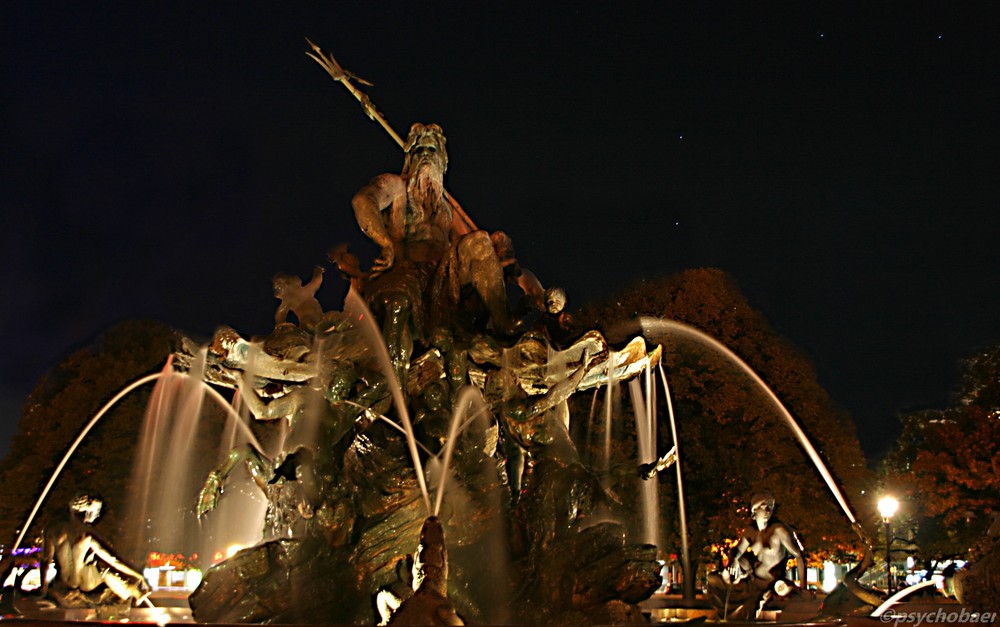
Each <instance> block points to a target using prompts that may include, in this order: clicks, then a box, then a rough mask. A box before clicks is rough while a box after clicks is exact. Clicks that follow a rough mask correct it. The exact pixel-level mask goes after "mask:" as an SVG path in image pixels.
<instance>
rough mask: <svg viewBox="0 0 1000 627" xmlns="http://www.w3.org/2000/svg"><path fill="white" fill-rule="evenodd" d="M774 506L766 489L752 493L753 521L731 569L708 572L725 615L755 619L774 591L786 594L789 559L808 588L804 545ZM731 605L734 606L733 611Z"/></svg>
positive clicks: (711, 588) (715, 598)
mask: <svg viewBox="0 0 1000 627" xmlns="http://www.w3.org/2000/svg"><path fill="white" fill-rule="evenodd" d="M774 506H775V501H774V497H773V496H771V495H770V494H768V493H766V492H765V493H761V494H755V495H754V496H753V498H752V499H751V501H750V513H751V515H752V516H753V524H751V525H749V526H748V527H747V528H746V530H745V531H744V532H743V535H742V537H741V538H740V540H739V543H738V544H737V545H736V548H735V549H734V551H733V553H732V555H731V556H730V564H729V567H728V569H727V570H726V571H724V572H723V573H722V574H721V575H719V574H716V573H713V574H711V575H709V580H708V585H709V591H710V595H711V598H712V602H713V604H714V605H715V606H716V608H717V609H718V610H719V612H720V615H721V616H723V617H726V618H733V619H739V620H754V619H756V618H757V617H758V616H759V615H760V612H761V610H762V609H763V607H764V604H765V603H766V602H767V600H768V599H769V598H770V597H771V596H772V595H773V594H775V593H777V594H779V595H781V596H784V595H785V594H787V593H788V592H789V591H790V588H789V582H788V581H787V580H786V578H785V568H786V566H787V562H788V559H789V558H794V559H795V560H796V565H797V567H798V571H799V579H800V582H799V585H800V586H801V589H803V590H804V589H805V588H806V569H805V563H804V562H803V556H802V546H801V544H800V543H799V540H798V538H797V537H796V536H795V532H794V531H792V530H791V528H789V527H788V525H786V524H785V523H783V522H781V521H780V520H778V519H776V518H772V513H773V512H774ZM730 607H732V608H734V609H733V610H732V611H731V612H730V611H729V608H730Z"/></svg>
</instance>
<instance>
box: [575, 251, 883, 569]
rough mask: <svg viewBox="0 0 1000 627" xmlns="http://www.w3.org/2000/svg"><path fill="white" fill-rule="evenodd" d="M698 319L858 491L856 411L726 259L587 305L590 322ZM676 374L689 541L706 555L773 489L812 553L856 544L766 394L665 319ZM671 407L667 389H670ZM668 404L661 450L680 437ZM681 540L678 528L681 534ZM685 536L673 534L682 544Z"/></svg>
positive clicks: (841, 480)
mask: <svg viewBox="0 0 1000 627" xmlns="http://www.w3.org/2000/svg"><path fill="white" fill-rule="evenodd" d="M643 316H649V317H654V318H662V319H669V320H675V321H678V322H681V323H684V324H686V325H690V326H692V327H695V328H697V329H698V330H700V331H702V332H703V333H705V334H707V335H708V336H710V337H712V338H714V339H715V340H717V341H719V342H721V343H722V344H723V345H725V346H726V347H728V348H729V349H730V350H732V351H733V352H734V353H736V354H737V355H739V356H740V357H741V358H742V359H743V360H744V361H745V362H746V363H747V364H748V365H749V366H750V367H751V368H752V369H753V370H754V371H755V372H756V373H757V374H758V375H759V376H760V377H761V378H762V379H763V380H764V382H765V383H766V384H767V386H768V387H770V389H771V390H773V391H774V393H775V394H776V396H777V397H778V398H779V399H780V400H781V402H782V404H783V405H784V406H785V407H786V408H787V409H788V410H789V411H790V412H791V414H792V416H794V419H795V421H796V422H797V423H798V424H799V425H801V427H802V428H803V430H804V431H805V433H806V434H807V437H808V438H809V440H810V441H811V442H812V443H813V445H814V446H815V447H816V449H817V450H818V451H819V454H820V456H821V457H822V459H824V460H825V462H826V465H827V466H828V467H829V468H830V470H831V471H832V473H833V475H834V477H835V479H836V482H837V484H838V485H839V486H840V488H841V490H842V492H843V493H844V495H845V497H846V498H847V499H848V500H849V501H850V500H851V499H852V498H857V497H859V496H860V494H861V491H862V489H863V487H864V486H865V485H866V482H867V481H868V471H867V469H866V465H865V460H864V455H863V453H862V451H861V447H860V444H859V442H858V439H857V435H856V431H855V427H854V424H853V422H852V421H851V419H850V417H849V416H848V415H847V414H846V413H845V412H844V411H843V410H841V409H839V408H838V407H837V406H836V405H835V404H834V403H833V401H832V400H831V399H830V397H829V395H828V394H827V393H826V392H825V390H823V388H822V387H821V386H820V385H819V383H818V382H817V380H816V375H815V372H814V369H813V367H812V366H811V364H810V363H809V362H808V360H807V359H806V358H805V357H803V356H802V354H801V353H800V352H799V351H798V350H796V349H795V348H794V347H793V346H792V345H791V344H790V343H789V342H788V341H786V340H785V339H783V338H782V337H781V336H779V335H778V334H777V333H776V332H775V331H774V330H773V329H772V328H771V327H770V326H769V325H768V323H767V322H766V320H765V319H764V317H763V316H762V315H761V314H760V313H759V312H758V311H756V310H755V309H753V308H752V307H751V306H750V305H749V304H748V303H747V300H746V298H745V297H744V296H743V295H742V294H741V293H740V291H739V289H738V288H737V287H736V286H735V284H734V283H733V281H732V280H731V278H730V277H729V276H728V275H726V274H725V273H724V272H722V271H721V270H717V269H695V270H688V271H685V272H682V273H679V274H677V275H674V276H672V277H669V278H665V279H660V280H656V281H645V282H642V283H640V284H638V285H636V286H634V287H632V288H630V289H627V290H625V291H623V292H622V293H620V294H618V295H616V296H614V297H612V298H611V299H609V300H607V301H606V302H604V303H600V304H597V305H594V306H591V307H590V308H588V309H587V310H585V311H583V312H581V313H580V320H581V322H582V325H581V326H586V327H588V328H590V327H592V326H596V327H600V328H602V329H604V330H606V331H607V332H609V334H610V335H612V336H614V335H615V333H614V332H613V329H614V328H615V327H616V326H618V325H620V324H622V323H627V322H628V321H634V320H635V319H636V318H638V317H643ZM663 344H664V358H663V362H664V364H665V366H666V371H667V377H668V379H669V383H670V386H671V394H672V397H673V403H674V407H675V412H676V416H677V421H678V430H679V434H678V439H679V441H680V449H681V455H682V463H683V467H682V469H683V473H684V477H685V492H686V494H685V497H686V502H687V513H688V518H689V523H688V524H689V529H690V535H691V543H692V547H694V548H695V549H696V550H701V551H702V557H703V559H711V553H712V552H713V551H714V550H718V548H719V546H720V545H721V544H722V543H724V542H725V541H727V540H731V539H732V538H738V537H739V534H740V533H741V531H742V529H743V528H744V527H745V526H746V525H747V523H748V522H749V511H748V510H749V503H748V501H749V499H750V497H751V495H752V494H753V493H756V492H762V491H769V492H771V493H772V494H773V495H774V496H775V497H776V499H777V501H778V509H777V514H776V515H777V517H779V518H781V519H782V520H784V521H785V522H786V523H789V524H790V525H792V526H793V527H794V528H796V529H797V530H798V532H799V534H800V536H801V537H802V539H803V542H804V544H805V545H806V549H807V555H810V556H811V558H812V559H814V560H815V559H819V558H821V557H823V556H826V555H829V554H830V553H832V552H839V551H843V550H856V549H857V548H858V544H857V541H856V538H855V536H854V535H853V532H852V529H851V526H850V524H849V522H848V519H847V517H846V515H845V514H844V513H843V511H842V510H841V508H840V507H839V506H838V505H837V503H836V501H835V500H834V498H833V497H832V495H831V493H830V491H829V489H828V488H827V486H826V484H825V482H824V481H823V479H822V478H821V476H820V474H819V473H818V471H817V470H816V468H815V467H814V465H813V463H812V462H811V461H810V460H809V459H808V458H807V456H806V454H805V452H804V451H803V449H802V448H801V446H800V445H799V444H798V442H797V440H796V439H795V437H794V435H793V432H792V430H791V429H790V428H789V426H788V425H787V424H786V423H785V422H784V420H783V419H782V418H781V415H780V413H779V411H778V409H777V408H776V406H775V405H774V403H773V402H772V401H771V400H770V399H769V398H768V396H767V395H766V394H765V393H764V392H763V391H762V390H761V389H760V387H759V386H758V385H757V384H755V383H754V382H753V381H752V379H751V378H750V377H749V376H748V375H746V374H744V373H743V372H742V371H740V370H739V369H738V368H736V367H735V366H734V364H733V363H732V362H731V361H730V360H728V359H726V358H724V357H722V356H721V355H720V354H719V352H718V351H717V350H714V349H712V348H710V347H709V346H707V345H706V344H705V343H703V342H700V341H697V340H693V339H692V338H690V337H686V336H684V335H683V334H676V333H672V332H670V331H669V330H668V332H667V334H666V336H665V338H664V340H663ZM661 406H662V399H661ZM666 415H667V414H666V411H665V410H664V409H660V410H659V416H661V418H660V423H661V424H660V427H659V435H660V437H659V439H660V442H659V445H658V446H659V450H660V452H661V453H662V452H663V451H665V450H667V448H669V446H670V445H671V442H670V432H669V428H668V426H667V424H666V422H665V420H666ZM660 488H661V490H660V491H661V499H660V501H661V507H662V508H663V509H664V512H665V513H667V512H668V511H669V514H670V518H675V517H676V515H675V512H676V509H670V510H668V508H674V507H675V506H674V503H675V496H674V493H675V491H676V487H675V480H674V474H673V473H662V474H661V475H660ZM674 537H675V540H674V541H675V542H676V533H675V534H674ZM674 546H676V544H675V545H674Z"/></svg>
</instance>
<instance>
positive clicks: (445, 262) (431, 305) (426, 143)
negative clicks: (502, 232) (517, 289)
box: [351, 123, 519, 381]
mask: <svg viewBox="0 0 1000 627" xmlns="http://www.w3.org/2000/svg"><path fill="white" fill-rule="evenodd" d="M404 150H405V153H406V154H405V157H404V161H403V169H402V172H401V173H400V174H391V173H388V174H381V175H379V176H376V177H375V178H374V179H372V180H371V182H369V183H368V184H367V185H365V186H364V187H362V188H361V189H360V190H359V191H358V192H357V193H356V194H355V195H354V198H353V199H352V201H351V204H352V206H353V207H354V215H355V217H356V218H357V221H358V226H360V227H361V230H362V231H363V232H364V234H365V235H367V236H368V237H369V238H370V239H371V240H372V241H373V242H374V243H375V244H376V245H377V246H379V247H380V249H381V253H380V254H379V256H378V258H377V259H376V260H375V263H374V265H373V266H372V269H371V271H370V273H369V274H368V277H367V280H366V281H364V294H365V298H366V300H367V301H368V304H369V306H370V307H371V308H372V310H373V313H375V315H376V316H378V317H380V318H381V319H382V321H383V325H382V332H383V335H384V336H385V340H386V343H387V344H388V347H389V355H390V357H391V359H392V361H393V366H394V368H395V370H396V374H397V376H399V378H400V380H401V381H405V377H404V376H403V375H404V374H405V371H406V368H407V366H408V364H409V358H410V354H411V352H412V350H413V340H414V338H415V337H417V338H423V337H425V336H426V335H427V334H428V332H429V331H430V329H432V328H435V327H445V328H448V327H450V326H452V325H451V322H452V318H453V317H454V316H455V314H456V313H457V310H458V308H459V307H460V303H461V300H464V299H462V298H461V297H462V294H461V292H462V290H463V288H467V287H471V288H473V290H474V293H475V295H476V296H478V298H479V299H480V300H481V301H482V305H483V306H484V307H485V309H486V311H487V312H488V313H489V318H490V321H491V323H492V325H493V329H494V331H495V332H496V333H497V334H498V335H506V336H510V335H513V334H514V333H516V332H517V330H518V326H519V325H518V324H517V322H516V321H514V320H512V318H511V315H510V313H509V311H508V306H507V293H506V282H505V276H504V271H505V267H512V266H513V267H516V265H515V264H513V260H512V259H510V258H509V259H501V258H500V256H499V254H498V252H497V248H496V246H495V242H494V240H496V241H498V242H499V241H503V242H509V240H507V239H506V238H505V237H503V236H498V234H494V238H492V239H491V237H490V235H489V234H488V233H487V232H486V231H482V230H478V231H469V230H468V229H467V228H466V227H464V225H459V226H456V224H455V220H454V217H453V215H452V210H451V207H450V205H449V204H448V202H447V200H446V199H445V195H444V174H445V171H446V170H447V169H448V153H447V151H446V150H445V136H444V133H443V132H442V130H441V127H440V126H438V125H437V124H419V123H418V124H414V125H413V126H412V128H411V129H410V134H409V136H408V138H407V141H406V145H405V147H404ZM503 249H504V254H505V255H510V249H509V247H508V246H503Z"/></svg>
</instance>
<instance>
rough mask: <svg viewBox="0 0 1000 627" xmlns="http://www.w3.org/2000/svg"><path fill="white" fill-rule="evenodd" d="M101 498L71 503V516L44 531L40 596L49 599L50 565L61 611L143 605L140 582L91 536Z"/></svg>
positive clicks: (144, 587) (144, 588)
mask: <svg viewBox="0 0 1000 627" xmlns="http://www.w3.org/2000/svg"><path fill="white" fill-rule="evenodd" d="M102 506H103V503H102V502H101V500H100V499H99V498H96V497H94V496H90V495H81V496H78V497H77V498H75V499H73V500H72V501H70V504H69V516H67V517H66V518H64V519H62V520H57V521H54V522H52V523H51V524H49V525H48V526H47V527H46V528H45V534H44V541H43V551H42V560H41V561H42V577H41V578H42V596H45V595H47V594H49V583H48V570H49V564H50V562H52V560H53V559H54V560H55V564H56V571H57V572H58V582H59V586H58V587H57V590H56V589H54V590H53V593H54V595H55V596H56V597H57V600H58V601H59V602H60V604H62V605H66V606H84V607H89V606H95V605H109V604H114V603H120V602H122V601H130V600H131V601H134V602H135V604H136V605H139V604H142V603H143V602H146V599H147V597H148V596H149V586H148V585H147V584H146V580H145V579H144V578H143V576H142V575H141V574H140V573H139V572H138V571H136V570H135V569H134V568H132V567H131V566H129V565H128V564H126V563H125V562H124V561H123V560H122V559H120V558H119V557H118V556H117V555H115V554H114V552H113V551H112V549H111V548H110V547H109V546H108V545H107V544H106V543H105V542H104V541H102V540H101V539H100V538H98V536H97V534H96V533H95V532H94V529H93V527H92V525H93V523H94V522H95V521H96V520H97V519H98V518H99V517H100V515H101V507H102Z"/></svg>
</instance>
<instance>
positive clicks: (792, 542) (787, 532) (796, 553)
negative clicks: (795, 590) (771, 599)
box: [775, 527, 808, 590]
mask: <svg viewBox="0 0 1000 627" xmlns="http://www.w3.org/2000/svg"><path fill="white" fill-rule="evenodd" d="M775 532H776V533H777V535H778V539H779V540H780V541H781V545H782V546H783V547H785V550H786V551H788V553H789V555H791V556H792V557H794V558H795V565H796V566H798V568H799V585H800V586H801V588H802V589H803V590H805V589H806V587H807V585H808V582H807V580H806V563H805V557H804V556H803V554H802V546H801V545H800V544H799V539H798V538H796V537H795V534H794V533H792V530H791V529H788V528H787V527H779V528H777V529H775Z"/></svg>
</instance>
